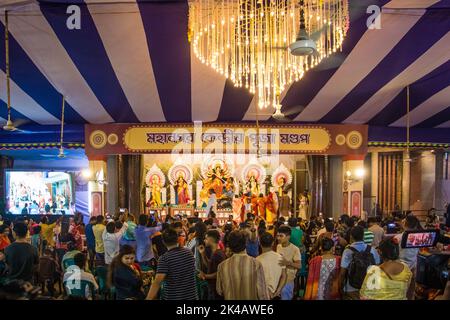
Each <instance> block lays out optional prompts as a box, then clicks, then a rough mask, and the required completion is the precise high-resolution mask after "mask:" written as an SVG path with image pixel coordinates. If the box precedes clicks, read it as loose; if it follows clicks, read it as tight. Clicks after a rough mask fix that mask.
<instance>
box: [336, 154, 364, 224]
mask: <svg viewBox="0 0 450 320" xmlns="http://www.w3.org/2000/svg"><path fill="white" fill-rule="evenodd" d="M343 160H344V161H343V163H342V167H343V170H342V173H343V175H342V181H343V188H342V189H343V206H344V208H343V212H344V213H347V214H348V215H350V216H358V217H360V216H361V213H362V204H363V189H364V175H365V171H364V155H351V156H345V157H344V159H343Z"/></svg>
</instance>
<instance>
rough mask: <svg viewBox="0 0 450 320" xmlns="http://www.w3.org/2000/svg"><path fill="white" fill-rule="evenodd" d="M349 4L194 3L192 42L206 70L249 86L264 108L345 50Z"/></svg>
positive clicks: (292, 0)
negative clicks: (332, 55)
mask: <svg viewBox="0 0 450 320" xmlns="http://www.w3.org/2000/svg"><path fill="white" fill-rule="evenodd" d="M348 27H349V14H348V2H347V0H300V1H299V0H190V1H189V29H190V30H189V36H190V37H189V38H190V41H191V42H192V45H193V52H194V54H195V55H196V57H197V58H198V59H200V61H201V62H202V63H204V64H205V65H207V66H209V67H211V68H213V69H214V70H216V71H217V72H218V73H220V74H222V75H224V76H225V77H226V78H228V79H230V80H231V81H232V82H233V83H234V85H235V86H236V87H245V88H246V89H248V90H249V91H250V93H252V94H255V95H256V96H257V99H258V107H259V108H261V109H262V108H267V107H269V106H272V107H274V108H275V109H276V110H277V112H279V111H280V109H281V105H280V94H281V92H283V90H284V89H285V88H286V86H287V85H288V84H290V83H292V82H294V81H298V80H300V79H301V78H302V77H303V75H304V74H305V72H307V71H308V70H309V69H311V68H313V67H315V66H316V65H317V64H318V63H319V62H320V61H321V60H322V59H324V58H325V57H327V56H329V55H331V54H333V53H334V52H336V51H337V50H339V49H340V48H341V45H342V42H343V40H344V37H345V35H346V32H347V30H348Z"/></svg>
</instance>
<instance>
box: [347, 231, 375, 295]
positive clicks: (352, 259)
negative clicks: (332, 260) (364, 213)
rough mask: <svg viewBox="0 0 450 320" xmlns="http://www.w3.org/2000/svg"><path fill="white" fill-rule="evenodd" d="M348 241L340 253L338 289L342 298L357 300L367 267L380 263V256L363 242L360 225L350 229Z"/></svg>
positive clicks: (362, 232)
mask: <svg viewBox="0 0 450 320" xmlns="http://www.w3.org/2000/svg"><path fill="white" fill-rule="evenodd" d="M350 242H351V244H350V246H348V247H347V248H346V249H345V250H344V252H343V254H342V260H341V271H340V276H339V281H340V282H339V289H340V290H341V295H342V298H343V299H344V300H359V299H360V295H359V290H360V289H361V286H362V285H363V281H364V278H365V276H366V273H367V268H368V267H369V266H371V265H375V264H380V256H379V255H378V252H377V251H376V250H375V248H373V247H372V246H370V245H367V244H365V243H364V228H363V227H361V226H355V227H353V228H352V229H351V230H350Z"/></svg>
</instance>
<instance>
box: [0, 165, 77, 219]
mask: <svg viewBox="0 0 450 320" xmlns="http://www.w3.org/2000/svg"><path fill="white" fill-rule="evenodd" d="M5 179H6V181H5V182H6V184H5V185H6V206H7V208H6V209H7V211H9V212H10V213H12V214H45V213H47V214H73V213H74V205H73V202H74V201H73V192H72V179H71V176H70V174H68V173H66V172H57V171H6V174H5Z"/></svg>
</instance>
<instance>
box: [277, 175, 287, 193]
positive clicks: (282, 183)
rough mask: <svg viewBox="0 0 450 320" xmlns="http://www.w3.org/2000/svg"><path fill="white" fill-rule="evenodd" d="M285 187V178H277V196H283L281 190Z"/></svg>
mask: <svg viewBox="0 0 450 320" xmlns="http://www.w3.org/2000/svg"><path fill="white" fill-rule="evenodd" d="M285 186H286V178H285V177H284V176H280V177H279V178H278V196H279V197H281V196H283V190H284V188H285Z"/></svg>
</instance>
